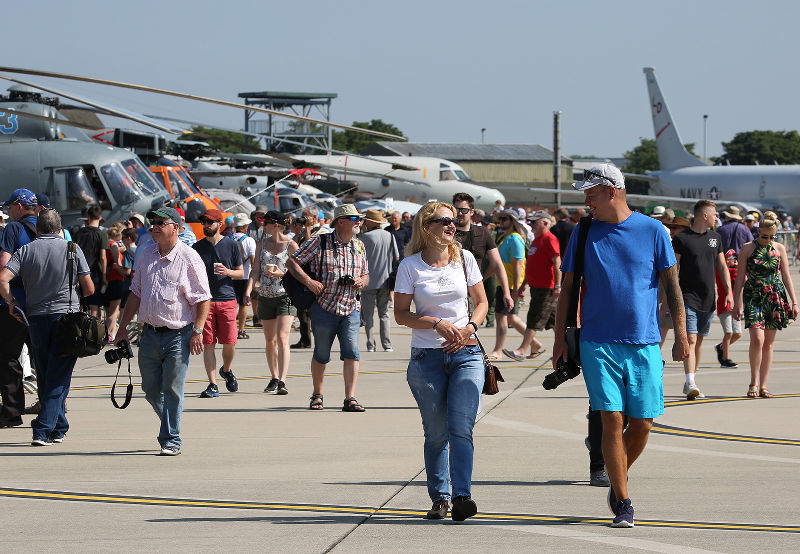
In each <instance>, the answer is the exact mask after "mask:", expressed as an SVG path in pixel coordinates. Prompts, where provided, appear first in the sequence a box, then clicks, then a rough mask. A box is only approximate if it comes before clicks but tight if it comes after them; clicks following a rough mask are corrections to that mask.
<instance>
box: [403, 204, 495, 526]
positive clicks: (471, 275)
mask: <svg viewBox="0 0 800 554" xmlns="http://www.w3.org/2000/svg"><path fill="white" fill-rule="evenodd" d="M455 212H456V210H455V208H454V207H453V206H451V205H450V204H447V203H445V202H428V203H427V204H425V205H424V206H423V207H422V208H420V210H419V212H418V213H417V215H416V217H415V218H414V230H413V233H412V234H411V240H410V241H409V243H408V244H407V245H406V258H404V259H403V261H402V262H400V266H399V267H398V269H397V279H396V281H395V288H394V292H395V295H394V315H395V319H396V320H397V323H399V324H400V325H406V326H407V327H411V329H412V331H411V359H410V360H409V362H408V373H407V377H406V378H407V380H408V385H409V387H410V388H411V392H412V394H413V395H414V399H415V400H416V401H417V405H418V406H419V411H420V414H421V415H422V427H423V429H424V431H425V447H424V453H425V471H426V474H427V480H428V495H429V496H430V498H431V500H432V501H433V506H432V507H431V509H430V511H429V512H428V513H427V516H426V517H427V518H428V519H443V518H444V517H445V516H446V515H447V511H448V508H449V504H448V501H449V500H450V499H451V498H452V501H453V509H452V513H451V517H452V518H453V520H454V521H463V520H465V519H467V518H468V517H471V516H473V515H475V514H476V513H477V511H478V507H477V506H476V504H475V501H474V500H472V498H471V494H470V488H471V485H472V463H473V452H474V446H473V443H472V428H473V427H474V426H475V417H476V416H477V413H478V403H479V401H480V397H481V391H482V389H483V380H484V362H483V353H482V352H481V348H480V346H479V345H478V342H477V340H476V339H475V338H474V333H476V332H477V331H478V327H480V325H481V322H482V321H483V318H484V317H485V316H486V312H487V310H488V308H489V303H488V302H487V300H486V292H485V291H484V288H483V284H482V281H483V278H482V277H481V272H480V269H479V268H478V264H477V263H476V262H475V257H474V256H473V255H472V252H469V251H466V250H462V249H461V246H460V245H459V243H458V241H455V240H453V238H454V237H455V232H456V222H457V219H456V213H455ZM467 295H469V296H470V297H472V300H473V302H474V304H475V311H474V313H473V314H472V317H470V316H469V312H468V310H469V308H468V305H467ZM412 300H413V301H414V308H415V310H416V311H415V312H412V311H411V301H412Z"/></svg>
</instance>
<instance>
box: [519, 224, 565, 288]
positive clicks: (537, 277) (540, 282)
mask: <svg viewBox="0 0 800 554" xmlns="http://www.w3.org/2000/svg"><path fill="white" fill-rule="evenodd" d="M560 255H561V252H560V251H559V246H558V239H557V238H556V236H555V235H554V234H553V233H551V232H550V231H548V232H546V233H545V234H544V235H542V236H541V237H537V238H535V239H533V242H532V243H531V246H530V248H528V259H527V260H526V261H525V279H526V280H527V281H528V286H529V287H531V288H535V289H552V288H553V287H554V286H555V284H556V281H555V276H554V274H553V258H554V257H555V256H560Z"/></svg>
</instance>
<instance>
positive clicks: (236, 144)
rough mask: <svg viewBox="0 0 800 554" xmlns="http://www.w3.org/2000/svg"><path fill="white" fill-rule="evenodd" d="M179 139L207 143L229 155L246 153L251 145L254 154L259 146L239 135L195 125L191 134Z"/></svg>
mask: <svg viewBox="0 0 800 554" xmlns="http://www.w3.org/2000/svg"><path fill="white" fill-rule="evenodd" d="M180 138H181V140H197V141H202V142H207V143H208V144H209V146H211V148H213V149H214V150H218V151H220V152H229V153H231V154H236V153H239V152H242V151H247V150H248V149H250V147H249V146H248V145H252V150H253V151H254V152H257V151H258V150H260V146H259V145H258V144H257V143H255V142H254V141H252V142H251V141H250V139H248V138H247V137H246V136H245V135H243V134H241V133H234V132H232V131H223V130H221V129H213V128H210V127H203V126H202V125H195V126H194V127H192V132H191V133H188V134H185V135H182V136H181V137H180Z"/></svg>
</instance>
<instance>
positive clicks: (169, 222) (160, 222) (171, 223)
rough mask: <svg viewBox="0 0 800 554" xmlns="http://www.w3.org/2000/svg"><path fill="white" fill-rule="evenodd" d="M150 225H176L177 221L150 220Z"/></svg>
mask: <svg viewBox="0 0 800 554" xmlns="http://www.w3.org/2000/svg"><path fill="white" fill-rule="evenodd" d="M150 225H152V226H153V227H163V226H164V225H177V223H175V222H174V221H167V220H161V221H151V222H150Z"/></svg>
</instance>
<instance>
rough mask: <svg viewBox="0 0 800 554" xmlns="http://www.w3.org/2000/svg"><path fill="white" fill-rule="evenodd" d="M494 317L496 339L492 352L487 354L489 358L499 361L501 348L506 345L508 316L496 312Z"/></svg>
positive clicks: (501, 353) (501, 352)
mask: <svg viewBox="0 0 800 554" xmlns="http://www.w3.org/2000/svg"><path fill="white" fill-rule="evenodd" d="M494 317H495V337H496V338H495V342H494V350H492V351H491V353H489V357H490V358H495V359H499V358H500V357H501V356H502V355H503V346H505V344H506V335H508V315H506V314H501V313H500V312H497V311H496V312H495V313H494Z"/></svg>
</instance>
